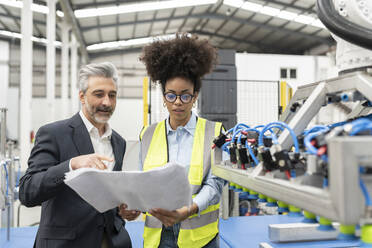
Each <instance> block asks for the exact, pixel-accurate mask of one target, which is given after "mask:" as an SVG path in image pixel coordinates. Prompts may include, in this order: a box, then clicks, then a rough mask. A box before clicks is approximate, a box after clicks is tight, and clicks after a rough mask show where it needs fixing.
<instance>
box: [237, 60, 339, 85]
mask: <svg viewBox="0 0 372 248" xmlns="http://www.w3.org/2000/svg"><path fill="white" fill-rule="evenodd" d="M236 66H237V75H238V79H240V80H247V79H250V80H274V81H275V80H280V68H296V69H297V79H296V80H288V81H287V82H288V83H289V84H291V85H292V86H294V88H297V86H299V85H304V84H309V83H314V82H316V81H319V80H322V79H326V78H331V77H335V76H336V75H337V74H336V69H335V67H334V63H333V60H332V59H331V58H329V57H327V56H306V55H279V54H255V53H237V54H236Z"/></svg>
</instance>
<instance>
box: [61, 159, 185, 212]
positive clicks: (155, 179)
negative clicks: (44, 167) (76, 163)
mask: <svg viewBox="0 0 372 248" xmlns="http://www.w3.org/2000/svg"><path fill="white" fill-rule="evenodd" d="M64 182H65V183H66V184H67V185H68V186H70V187H71V188H72V189H73V190H74V191H75V192H76V193H78V194H79V195H80V197H81V198H83V199H84V200H85V201H87V202H88V203H89V204H90V205H92V206H93V207H94V208H96V209H97V210H98V211H99V212H105V211H107V210H109V209H112V208H115V207H118V206H119V205H120V204H122V203H126V204H127V205H128V209H133V210H134V209H135V210H139V211H142V212H145V211H148V210H150V209H151V208H164V209H167V210H175V209H178V208H181V207H183V206H189V205H191V203H192V196H191V188H190V184H189V181H188V176H187V172H186V169H185V168H184V167H182V166H180V165H177V164H174V163H168V164H167V165H165V166H162V167H158V168H155V169H153V170H150V171H146V172H142V171H104V170H97V169H92V168H82V169H78V170H74V171H71V172H67V173H66V177H65V181H64Z"/></svg>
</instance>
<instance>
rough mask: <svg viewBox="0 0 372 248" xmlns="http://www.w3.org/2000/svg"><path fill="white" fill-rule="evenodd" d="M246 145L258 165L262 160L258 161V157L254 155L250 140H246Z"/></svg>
mask: <svg viewBox="0 0 372 248" xmlns="http://www.w3.org/2000/svg"><path fill="white" fill-rule="evenodd" d="M245 146H246V147H247V149H248V152H249V155H251V157H252V159H253V162H254V163H255V164H256V165H258V164H259V163H260V162H259V161H258V159H257V158H256V156H255V155H254V153H253V151H252V148H251V146H250V145H249V144H248V141H247V140H246V141H245Z"/></svg>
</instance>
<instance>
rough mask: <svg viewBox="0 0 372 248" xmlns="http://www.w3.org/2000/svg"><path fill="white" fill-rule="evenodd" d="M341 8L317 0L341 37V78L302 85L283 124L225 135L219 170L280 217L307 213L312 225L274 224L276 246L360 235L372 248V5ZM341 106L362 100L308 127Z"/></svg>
mask: <svg viewBox="0 0 372 248" xmlns="http://www.w3.org/2000/svg"><path fill="white" fill-rule="evenodd" d="M334 4H335V6H336V9H337V10H338V12H337V11H336V9H335V7H334V5H333V3H332V0H318V11H319V13H318V15H319V18H320V19H321V20H322V21H323V22H324V24H325V26H326V27H328V28H329V29H330V31H331V32H333V33H334V34H336V35H337V37H338V38H337V41H338V47H337V50H338V51H337V54H338V55H337V60H338V61H337V63H338V65H339V69H340V75H339V77H337V78H332V79H328V80H324V81H321V82H317V83H313V84H310V85H305V86H302V87H299V88H298V90H297V91H296V92H295V94H294V96H293V98H292V99H291V101H290V103H289V105H288V107H287V108H286V109H285V112H284V113H283V115H282V116H281V118H280V121H278V122H273V123H269V124H266V125H260V126H255V127H251V126H249V125H247V124H237V125H236V126H235V127H233V128H231V129H229V130H228V131H227V133H226V134H225V135H224V136H220V137H218V138H217V139H216V140H215V142H214V143H215V145H214V146H215V148H214V163H215V165H214V166H213V167H212V173H213V174H215V175H217V176H219V177H221V178H224V179H226V180H228V181H230V186H232V187H235V188H236V189H240V190H244V191H246V192H249V195H251V197H254V198H255V199H257V201H258V202H261V204H262V202H265V201H266V202H267V204H266V206H267V207H271V208H273V209H274V208H275V211H276V212H281V211H286V212H289V215H294V216H298V215H302V214H303V215H304V222H305V223H300V224H298V225H297V224H296V225H294V224H291V225H271V226H269V236H270V239H271V240H272V241H277V242H286V241H296V240H317V239H318V240H322V239H335V238H339V239H350V240H353V239H357V236H360V240H361V245H362V246H366V247H372V200H371V194H370V193H372V114H370V113H372V70H371V67H372V52H371V51H370V50H367V49H372V45H371V44H372V28H371V27H372V18H371V17H372V2H371V1H364V0H355V1H344V0H335V1H334ZM370 16H371V17H370ZM357 23H358V24H357ZM366 27H368V28H366ZM353 35H354V36H353ZM355 37H357V38H355ZM361 37H363V38H361ZM349 42H353V43H354V44H356V45H357V46H355V45H353V44H350V43H349ZM359 46H362V47H359ZM339 48H341V49H344V50H343V51H342V52H340V51H339ZM345 49H347V51H346V52H345ZM339 102H355V103H357V105H356V107H355V108H354V109H353V111H352V112H351V113H350V115H349V116H348V118H347V119H346V120H345V121H344V122H340V123H332V124H330V125H321V126H314V127H308V125H309V123H310V121H311V120H312V119H313V118H314V116H315V115H316V114H317V113H318V112H319V110H320V109H321V108H322V107H323V106H326V105H328V104H334V103H339ZM223 151H225V152H226V153H229V155H230V160H227V161H223V160H222V152H223ZM279 210H280V211H279ZM302 210H303V212H302ZM317 216H318V217H317ZM333 222H337V223H333ZM306 223H311V224H306ZM358 226H360V227H361V229H360V230H359V231H358ZM359 232H360V233H359Z"/></svg>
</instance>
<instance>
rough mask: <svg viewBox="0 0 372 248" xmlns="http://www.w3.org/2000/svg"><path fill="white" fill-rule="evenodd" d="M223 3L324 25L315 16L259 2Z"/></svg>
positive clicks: (229, 0)
mask: <svg viewBox="0 0 372 248" xmlns="http://www.w3.org/2000/svg"><path fill="white" fill-rule="evenodd" d="M223 4H226V5H228V6H231V7H235V8H241V9H244V10H248V11H252V12H256V13H261V14H264V15H268V16H273V17H278V18H282V19H285V20H289V21H294V22H299V23H302V24H306V25H312V26H315V27H318V28H324V29H325V26H324V25H323V24H322V23H321V21H320V20H319V19H317V18H314V17H312V16H308V15H299V14H297V13H294V12H290V11H286V10H281V9H278V8H273V7H269V6H263V5H261V4H257V3H253V2H249V1H246V2H244V1H242V0H224V1H223Z"/></svg>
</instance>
